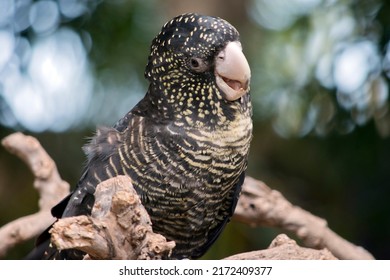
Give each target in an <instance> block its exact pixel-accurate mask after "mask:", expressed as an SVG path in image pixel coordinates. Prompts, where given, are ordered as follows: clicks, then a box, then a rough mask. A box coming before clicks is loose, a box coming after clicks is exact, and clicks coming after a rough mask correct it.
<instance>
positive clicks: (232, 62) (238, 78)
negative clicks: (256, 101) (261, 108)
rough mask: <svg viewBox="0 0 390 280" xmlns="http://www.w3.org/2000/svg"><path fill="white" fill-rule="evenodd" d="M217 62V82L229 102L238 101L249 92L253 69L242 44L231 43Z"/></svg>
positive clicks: (217, 57)
mask: <svg viewBox="0 0 390 280" xmlns="http://www.w3.org/2000/svg"><path fill="white" fill-rule="evenodd" d="M215 60H216V61H215V78H216V82H217V85H218V87H219V89H220V90H221V91H222V92H223V94H224V97H225V98H226V99H227V100H229V101H234V100H237V99H239V98H240V97H241V96H243V95H244V94H246V93H248V92H249V82H250V78H251V69H250V67H249V64H248V61H247V60H246V58H245V55H244V54H243V52H242V47H241V43H240V42H238V41H235V42H229V43H228V44H227V45H226V47H225V48H224V49H223V50H222V51H220V52H219V53H218V55H217V56H216V58H215Z"/></svg>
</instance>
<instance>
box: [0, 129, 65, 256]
mask: <svg viewBox="0 0 390 280" xmlns="http://www.w3.org/2000/svg"><path fill="white" fill-rule="evenodd" d="M1 143H2V145H3V146H4V148H6V149H7V150H8V151H9V152H11V153H13V154H15V155H17V156H18V157H19V158H21V159H22V160H23V161H24V162H25V163H26V164H27V166H28V167H29V168H30V170H31V171H32V173H33V175H34V177H35V180H34V187H35V188H36V189H37V191H38V192H39V197H40V199H39V211H38V212H37V213H35V214H33V215H29V216H25V217H22V218H19V219H17V220H15V221H12V222H10V223H8V224H6V225H4V226H3V227H1V228H0V240H1V242H0V257H1V256H5V254H6V252H7V250H8V249H9V248H12V247H13V246H15V245H16V244H18V243H21V242H23V241H26V240H29V239H31V238H34V237H35V236H37V235H38V234H40V233H41V232H42V231H43V230H44V229H45V228H47V227H48V226H49V225H50V224H52V223H53V222H54V218H53V217H52V216H51V214H50V209H51V207H53V206H54V205H55V204H56V203H58V202H59V201H60V200H61V199H62V198H63V197H64V196H65V195H67V194H68V193H69V184H68V183H67V182H65V181H63V180H62V179H61V178H60V175H59V174H58V171H57V167H56V165H55V163H54V161H53V159H52V158H51V157H50V156H49V155H48V154H47V153H46V151H45V150H44V149H43V148H42V146H41V145H40V144H39V142H38V141H37V140H36V139H35V138H34V137H31V136H26V135H23V134H22V133H14V134H11V135H9V136H8V137H6V138H4V139H3V140H2V142H1Z"/></svg>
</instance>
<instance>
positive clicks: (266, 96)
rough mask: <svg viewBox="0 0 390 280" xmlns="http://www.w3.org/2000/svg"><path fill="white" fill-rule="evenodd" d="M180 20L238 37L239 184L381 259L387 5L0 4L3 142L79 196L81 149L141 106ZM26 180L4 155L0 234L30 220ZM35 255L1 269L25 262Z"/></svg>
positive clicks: (389, 151)
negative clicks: (250, 182)
mask: <svg viewBox="0 0 390 280" xmlns="http://www.w3.org/2000/svg"><path fill="white" fill-rule="evenodd" d="M42 2H44V3H42ZM47 2H50V3H49V4H48V3H47ZM7 3H8V4H7ZM1 5H3V6H1ZM7 5H8V6H7ZM72 5H73V6H72ZM183 12H200V13H205V14H210V15H215V16H220V17H223V18H225V19H226V20H228V21H229V22H231V23H233V24H234V25H235V26H236V27H237V29H238V30H239V31H240V33H241V37H242V41H243V46H244V52H245V53H246V55H247V57H248V60H249V62H250V65H251V68H252V82H251V92H252V98H253V103H254V125H255V128H254V139H253V142H252V148H251V154H250V162H249V170H248V174H249V175H251V176H253V177H255V178H257V179H261V180H263V181H265V182H266V183H267V184H268V185H269V186H271V187H273V188H275V189H277V190H280V191H281V192H282V193H283V194H284V195H285V196H286V197H287V198H288V199H289V200H290V201H291V202H293V203H295V204H297V205H299V206H301V207H303V208H305V209H306V210H308V211H311V212H312V213H313V214H315V215H318V216H320V217H323V218H325V219H326V220H327V221H328V223H329V225H330V227H331V228H332V229H333V230H334V231H336V232H337V233H339V234H340V235H341V236H343V237H345V238H346V239H348V240H349V241H351V242H353V243H355V244H358V245H361V246H364V247H365V248H367V249H368V250H369V251H370V252H372V253H373V254H374V256H375V257H377V258H380V259H388V258H390V253H389V252H390V242H389V236H390V218H389V212H390V207H389V204H388V203H387V198H388V197H389V195H390V183H389V182H390V164H389V163H388V161H389V160H388V159H389V158H390V140H389V136H390V115H389V114H390V113H389V99H388V83H389V73H390V72H389V69H390V47H389V39H390V5H389V3H388V1H385V0H382V1H381V0H305V1H303V0H293V1H283V0H275V1H267V0H247V1H234V0H228V1H223V0H218V1H212V2H211V1H205V0H202V1H188V0H186V1H178V0H170V1H156V0H152V1H142V0H113V1H100V0H96V1H92V0H91V1H78V0H72V1H64V0H58V1H28V0H26V1H3V2H1V4H0V46H1V47H0V49H2V53H0V85H1V86H0V123H1V124H2V126H0V137H1V138H3V137H4V136H6V135H8V134H9V133H12V132H13V131H16V130H22V131H25V132H26V133H29V134H32V135H34V136H36V137H37V138H38V139H39V140H40V141H41V143H42V145H43V146H44V147H45V148H46V149H47V151H48V153H49V154H50V155H51V156H52V157H53V158H54V160H55V161H56V163H57V165H58V168H59V171H60V173H61V175H62V176H63V178H64V179H65V180H67V181H68V182H70V183H71V184H72V185H75V183H76V182H77V180H78V178H79V176H80V172H81V170H82V166H83V163H84V156H83V154H82V152H81V146H82V145H83V144H84V143H85V142H86V137H89V136H91V135H92V132H93V130H94V127H95V126H96V125H111V124H113V123H115V121H116V120H117V119H119V118H120V117H121V116H122V115H123V114H125V113H126V112H127V111H128V110H130V109H131V108H132V106H134V104H136V102H137V101H138V100H139V99H140V98H142V96H143V94H144V93H145V91H146V88H147V84H146V81H145V80H144V79H143V71H144V66H145V65H146V61H147V56H148V53H149V46H150V42H151V40H152V39H153V37H154V36H155V35H156V34H157V33H158V31H159V30H160V28H161V25H162V24H163V23H164V22H165V21H167V20H169V19H170V18H171V17H172V16H174V15H177V14H180V13H183ZM36 15H41V16H44V17H37V16H36ZM42 18H44V19H47V20H46V21H42V20H40V19H42ZM50 19H51V20H50ZM56 34H57V35H58V34H60V36H57V37H54V35H56ZM51 38H56V39H55V40H57V41H54V42H52V41H50V40H51ZM60 40H65V41H63V42H62V41H60ZM60 43H61V44H60ZM64 44H65V45H66V44H68V45H67V46H68V47H67V48H62V47H61V46H63V45H64ZM39 46H46V47H47V46H49V48H48V50H50V51H52V52H53V54H49V53H44V54H43V55H42V54H41V52H39V51H38V47H39ZM38 54H40V55H42V56H38V58H39V59H38V60H37V61H39V63H38V65H35V66H34V65H33V59H32V58H33V57H35V56H36V55H38ZM67 56H69V58H68V57H67ZM49 58H51V60H50V59H49ZM64 58H65V59H66V60H64V61H63V64H62V65H57V64H56V62H58V61H60V59H64ZM61 61H62V60H61ZM67 62H69V64H67ZM71 62H73V63H74V64H71ZM35 63H36V62H35ZM33 66H34V67H33ZM36 67H38V68H36ZM34 69H35V70H34ZM36 69H38V70H36ZM56 73H58V74H57V75H54V74H56ZM75 73H76V74H77V75H76V74H75ZM67 77H68V78H69V80H66V79H65V78H67ZM48 81H49V82H50V83H49V82H48ZM86 85H89V86H86ZM60 86H61V87H60ZM49 101H50V102H49ZM64 106H65V107H66V106H67V107H66V110H61V108H62V107H64ZM32 180H33V178H32V175H31V174H30V172H29V170H28V169H27V167H25V166H24V164H23V163H22V162H21V161H20V160H18V159H17V158H16V157H14V156H12V155H9V154H8V153H7V152H6V151H5V150H4V149H3V148H1V149H0V225H3V224H6V223H7V222H9V221H11V220H13V219H16V218H18V217H20V216H23V215H27V214H30V213H33V212H34V211H36V209H37V194H36V192H35V191H34V189H33V187H32ZM279 232H280V231H279V230H276V229H264V228H260V229H252V228H248V227H247V226H244V225H241V224H238V223H234V222H232V223H230V224H229V225H228V227H227V229H226V231H225V232H224V233H223V235H222V236H221V238H220V239H219V240H218V241H217V243H216V244H215V245H214V246H213V247H212V248H211V250H210V251H209V252H208V253H207V255H206V256H205V257H204V258H212V259H214V258H222V257H225V256H227V255H229V254H234V253H238V252H242V251H249V250H255V249H262V248H265V247H266V246H268V244H269V243H270V241H271V240H272V239H273V237H274V236H275V235H276V234H277V233H279ZM31 244H32V243H31V242H30V243H29V244H27V245H24V246H20V247H18V248H15V250H13V251H12V252H11V253H10V254H9V255H8V256H7V257H8V258H11V259H12V258H22V257H23V256H24V255H25V254H26V252H28V251H29V249H30V248H31Z"/></svg>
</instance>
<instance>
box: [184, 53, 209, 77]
mask: <svg viewBox="0 0 390 280" xmlns="http://www.w3.org/2000/svg"><path fill="white" fill-rule="evenodd" d="M188 64H189V66H190V68H191V69H192V70H194V71H195V72H198V73H199V72H204V71H206V70H207V69H208V64H207V63H206V61H204V60H203V59H201V58H199V57H191V58H190V59H189V63H188Z"/></svg>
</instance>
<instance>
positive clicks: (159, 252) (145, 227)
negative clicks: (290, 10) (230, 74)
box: [0, 133, 373, 259]
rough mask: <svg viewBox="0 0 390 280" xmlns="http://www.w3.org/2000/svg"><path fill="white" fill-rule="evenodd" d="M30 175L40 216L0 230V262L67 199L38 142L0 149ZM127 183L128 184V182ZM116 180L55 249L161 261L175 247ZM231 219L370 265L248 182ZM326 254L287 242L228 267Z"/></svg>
mask: <svg viewBox="0 0 390 280" xmlns="http://www.w3.org/2000/svg"><path fill="white" fill-rule="evenodd" d="M2 144H3V146H4V147H5V148H6V149H7V150H9V151H10V152H12V153H14V154H16V155H18V156H19V157H20V158H21V159H22V160H23V161H25V162H26V164H27V165H28V166H29V167H30V169H31V170H32V172H33V174H34V177H35V181H34V186H35V188H36V189H37V190H38V192H39V194H40V200H39V207H40V210H39V212H38V213H36V214H33V215H30V216H26V217H23V218H20V219H18V220H15V221H13V222H10V223H9V224H7V225H5V226H3V227H2V228H0V240H1V241H2V242H1V243H0V256H4V255H5V253H6V251H7V250H8V249H9V248H11V247H13V246H14V245H16V244H17V243H21V242H23V241H25V240H27V239H30V238H33V237H34V236H36V235H37V234H39V233H40V232H42V231H43V230H44V229H45V228H47V226H49V225H50V224H51V223H52V222H53V221H54V219H53V218H52V217H51V215H50V209H51V207H52V206H54V205H55V204H56V203H57V202H58V201H59V200H60V199H61V198H62V197H64V196H65V195H66V194H68V192H69V185H68V184H67V183H66V182H64V181H62V180H61V178H60V176H59V174H58V171H57V168H56V166H55V163H54V161H53V160H52V159H51V158H50V157H49V155H48V154H47V153H46V152H45V151H44V150H43V148H42V147H41V146H40V144H39V142H38V141H37V140H36V139H35V138H33V137H30V136H25V135H23V134H21V133H15V134H12V135H10V136H8V137H6V138H5V139H4V140H3V141H2ZM126 180H127V181H126ZM128 180H129V179H128V178H126V177H124V178H123V177H118V178H113V179H110V180H107V181H105V182H103V183H101V184H100V185H99V186H98V188H97V191H96V193H95V195H96V202H95V205H94V208H93V212H92V215H91V216H79V217H71V218H66V219H61V220H60V221H59V222H57V223H56V224H55V226H54V228H53V230H52V236H53V237H52V239H53V240H52V241H53V242H54V244H56V246H58V248H61V249H65V248H77V249H80V250H83V251H85V252H87V253H88V255H87V258H95V259H153V258H155V259H158V258H165V257H167V256H168V255H169V252H170V250H172V248H173V246H174V243H172V242H166V240H165V238H164V237H162V236H161V235H158V234H154V233H153V232H152V229H151V225H150V219H149V216H148V214H147V213H146V211H145V209H144V208H143V206H142V204H140V200H139V198H138V196H137V195H136V193H135V191H134V190H133V189H132V187H131V183H129V181H128ZM234 219H235V220H237V221H241V222H244V223H247V224H249V225H252V226H272V227H278V228H281V229H283V230H288V231H290V232H293V233H294V234H296V236H298V237H299V238H301V239H302V240H303V242H304V244H305V246H307V247H311V248H316V249H324V248H327V249H328V250H329V251H330V252H332V253H333V255H334V256H336V257H337V258H340V259H373V257H372V255H371V254H370V253H368V252H367V251H365V250H364V249H363V248H361V247H358V246H355V245H353V244H352V243H350V242H348V241H346V240H344V239H343V238H341V237H340V236H338V235H337V234H336V233H334V232H333V231H332V230H330V229H329V228H328V226H327V223H326V221H325V220H323V219H321V218H318V217H316V216H313V215H312V214H310V213H309V212H307V211H305V210H303V209H301V208H299V207H297V206H294V205H292V204H291V203H290V202H288V201H287V200H286V199H285V198H284V197H283V196H282V195H281V194H280V193H279V192H278V191H275V190H271V189H270V188H269V187H268V186H266V185H265V184H264V183H262V182H260V181H257V180H255V179H252V178H249V177H247V178H246V180H245V182H244V185H243V190H242V194H241V197H240V199H239V201H238V205H237V208H236V212H235V214H234ZM332 258H333V256H332V255H331V254H330V253H329V252H328V251H327V250H326V249H324V250H312V249H308V248H302V247H299V246H298V245H297V244H296V243H295V241H293V240H291V239H288V238H287V237H286V236H284V235H282V236H278V237H277V238H276V239H275V240H274V242H273V243H272V244H271V246H270V247H269V248H268V249H265V250H261V251H256V252H249V253H243V254H239V255H235V256H231V257H230V258H229V259H332Z"/></svg>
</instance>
